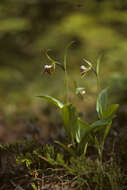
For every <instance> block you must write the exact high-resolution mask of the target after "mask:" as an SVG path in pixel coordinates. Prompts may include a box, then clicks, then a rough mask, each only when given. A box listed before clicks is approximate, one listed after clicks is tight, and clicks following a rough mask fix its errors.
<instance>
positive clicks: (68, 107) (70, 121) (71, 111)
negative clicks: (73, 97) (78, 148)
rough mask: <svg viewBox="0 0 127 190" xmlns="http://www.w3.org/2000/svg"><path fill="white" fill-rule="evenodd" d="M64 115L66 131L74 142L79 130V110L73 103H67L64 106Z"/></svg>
mask: <svg viewBox="0 0 127 190" xmlns="http://www.w3.org/2000/svg"><path fill="white" fill-rule="evenodd" d="M62 117H63V121H64V127H65V132H66V134H67V136H68V137H70V138H71V140H72V143H74V140H75V135H76V132H77V130H78V122H77V112H76V109H75V107H74V106H73V105H72V104H65V105H64V106H63V107H62Z"/></svg>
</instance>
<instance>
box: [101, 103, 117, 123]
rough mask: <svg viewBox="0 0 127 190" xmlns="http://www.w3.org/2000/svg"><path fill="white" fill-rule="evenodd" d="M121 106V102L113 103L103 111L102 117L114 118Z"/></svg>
mask: <svg viewBox="0 0 127 190" xmlns="http://www.w3.org/2000/svg"><path fill="white" fill-rule="evenodd" d="M118 107H119V104H113V105H110V106H108V107H107V108H106V109H105V110H104V111H103V113H102V118H103V119H106V118H112V117H113V116H114V114H115V112H116V111H117V109H118Z"/></svg>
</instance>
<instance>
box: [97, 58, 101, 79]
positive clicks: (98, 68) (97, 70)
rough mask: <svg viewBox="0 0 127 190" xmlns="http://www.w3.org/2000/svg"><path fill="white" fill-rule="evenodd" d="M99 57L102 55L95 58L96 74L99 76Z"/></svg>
mask: <svg viewBox="0 0 127 190" xmlns="http://www.w3.org/2000/svg"><path fill="white" fill-rule="evenodd" d="M101 57H102V55H101V56H99V57H98V59H97V65H96V74H97V76H99V70H100V62H101Z"/></svg>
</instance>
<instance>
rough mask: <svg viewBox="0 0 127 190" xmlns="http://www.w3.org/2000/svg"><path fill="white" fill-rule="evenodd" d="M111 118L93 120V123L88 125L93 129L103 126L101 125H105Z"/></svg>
mask: <svg viewBox="0 0 127 190" xmlns="http://www.w3.org/2000/svg"><path fill="white" fill-rule="evenodd" d="M110 121H111V120H110V119H105V120H98V121H95V122H94V123H92V124H91V125H90V128H91V129H94V128H96V127H101V126H102V127H103V126H106V125H107V124H108V123H109V122H110Z"/></svg>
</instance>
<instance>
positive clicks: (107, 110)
mask: <svg viewBox="0 0 127 190" xmlns="http://www.w3.org/2000/svg"><path fill="white" fill-rule="evenodd" d="M71 44H72V42H71V43H70V44H69V45H68V46H67V47H66V49H65V54H64V61H63V64H62V63H59V62H57V61H54V60H53V59H52V58H51V57H49V55H48V54H47V58H48V60H49V61H50V62H51V65H45V66H44V69H45V72H47V73H48V74H52V71H51V70H52V69H53V71H54V70H55V65H58V66H60V67H61V68H62V69H63V70H64V72H65V89H66V103H65V104H63V103H62V102H61V101H60V100H58V99H56V98H54V97H51V96H48V95H40V96H38V97H40V98H44V99H46V100H48V101H50V102H52V103H53V104H55V105H56V106H57V107H58V108H59V110H60V111H61V114H62V118H63V123H64V129H65V133H66V136H67V139H68V141H67V142H68V144H71V147H70V146H68V144H67V143H66V144H62V143H61V142H57V144H59V145H60V146H61V147H62V148H64V149H65V150H66V151H68V153H69V154H71V155H79V156H81V155H86V152H87V147H89V146H93V147H94V148H96V149H97V151H98V157H99V159H100V161H102V158H103V150H104V143H105V139H106V137H107V135H108V133H109V131H110V128H111V125H112V120H113V118H114V116H115V112H116V111H117V109H118V106H119V105H118V104H112V105H108V97H107V90H108V88H106V89H102V90H101V91H100V87H99V88H98V89H99V95H98V97H97V101H96V111H97V115H98V120H97V121H95V122H93V123H91V124H88V123H87V122H85V121H84V120H82V118H80V117H79V114H78V113H77V110H76V107H75V106H74V105H73V104H72V103H71V102H70V101H69V85H68V72H67V59H66V58H67V50H68V48H69V47H70V46H71ZM83 61H84V62H85V63H87V65H88V67H86V66H85V65H81V67H80V72H81V76H82V77H84V76H85V75H86V73H87V72H89V71H90V70H92V71H93V72H94V73H95V75H96V78H97V84H98V85H99V84H100V82H99V65H100V59H99V60H98V61H97V64H96V68H94V67H93V65H92V64H91V63H90V62H89V61H87V60H86V59H83ZM74 87H75V95H79V96H80V97H83V96H84V95H85V94H86V90H85V89H84V88H82V87H78V86H77V83H76V81H74Z"/></svg>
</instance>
